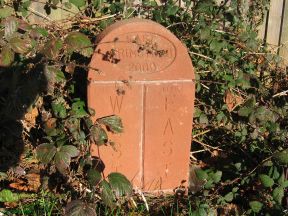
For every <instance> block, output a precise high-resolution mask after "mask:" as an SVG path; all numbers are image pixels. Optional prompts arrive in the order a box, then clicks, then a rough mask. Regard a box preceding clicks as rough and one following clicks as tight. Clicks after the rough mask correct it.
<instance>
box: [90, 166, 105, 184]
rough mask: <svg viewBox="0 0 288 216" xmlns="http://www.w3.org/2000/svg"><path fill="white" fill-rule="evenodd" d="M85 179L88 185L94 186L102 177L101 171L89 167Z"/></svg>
mask: <svg viewBox="0 0 288 216" xmlns="http://www.w3.org/2000/svg"><path fill="white" fill-rule="evenodd" d="M87 179H88V182H89V184H90V186H96V185H97V184H99V182H100V181H101V179H102V176H101V173H100V172H98V171H97V170H95V169H90V170H89V171H88V173H87Z"/></svg>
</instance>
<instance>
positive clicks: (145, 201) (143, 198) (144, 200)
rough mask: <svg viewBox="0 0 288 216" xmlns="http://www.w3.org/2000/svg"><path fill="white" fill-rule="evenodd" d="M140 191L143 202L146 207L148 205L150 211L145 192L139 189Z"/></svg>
mask: <svg viewBox="0 0 288 216" xmlns="http://www.w3.org/2000/svg"><path fill="white" fill-rule="evenodd" d="M138 193H139V194H140V195H141V197H142V200H143V202H144V204H145V207H146V209H147V211H148V212H149V206H148V203H147V200H146V198H145V196H144V194H143V193H142V191H141V190H138Z"/></svg>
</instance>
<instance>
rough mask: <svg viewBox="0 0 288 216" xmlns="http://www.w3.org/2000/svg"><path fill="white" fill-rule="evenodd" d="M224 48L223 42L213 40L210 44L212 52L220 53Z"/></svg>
mask: <svg viewBox="0 0 288 216" xmlns="http://www.w3.org/2000/svg"><path fill="white" fill-rule="evenodd" d="M222 48H223V42H220V41H218V40H212V41H211V43H210V50H212V51H214V52H216V53H219V52H220V51H221V49H222Z"/></svg>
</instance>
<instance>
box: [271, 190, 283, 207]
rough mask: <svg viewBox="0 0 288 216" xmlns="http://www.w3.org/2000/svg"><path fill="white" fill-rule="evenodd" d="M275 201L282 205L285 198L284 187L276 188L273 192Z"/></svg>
mask: <svg viewBox="0 0 288 216" xmlns="http://www.w3.org/2000/svg"><path fill="white" fill-rule="evenodd" d="M272 196H273V199H274V200H275V201H276V202H277V203H278V204H279V205H281V203H282V199H283V197H284V188H283V187H281V186H280V187H276V188H275V189H274V190H273V192H272Z"/></svg>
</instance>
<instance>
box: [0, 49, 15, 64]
mask: <svg viewBox="0 0 288 216" xmlns="http://www.w3.org/2000/svg"><path fill="white" fill-rule="evenodd" d="M13 61H14V52H13V51H12V50H11V49H10V48H9V47H7V46H6V47H4V48H3V49H2V52H1V63H0V64H1V66H9V65H10V64H11V63H12V62H13Z"/></svg>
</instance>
